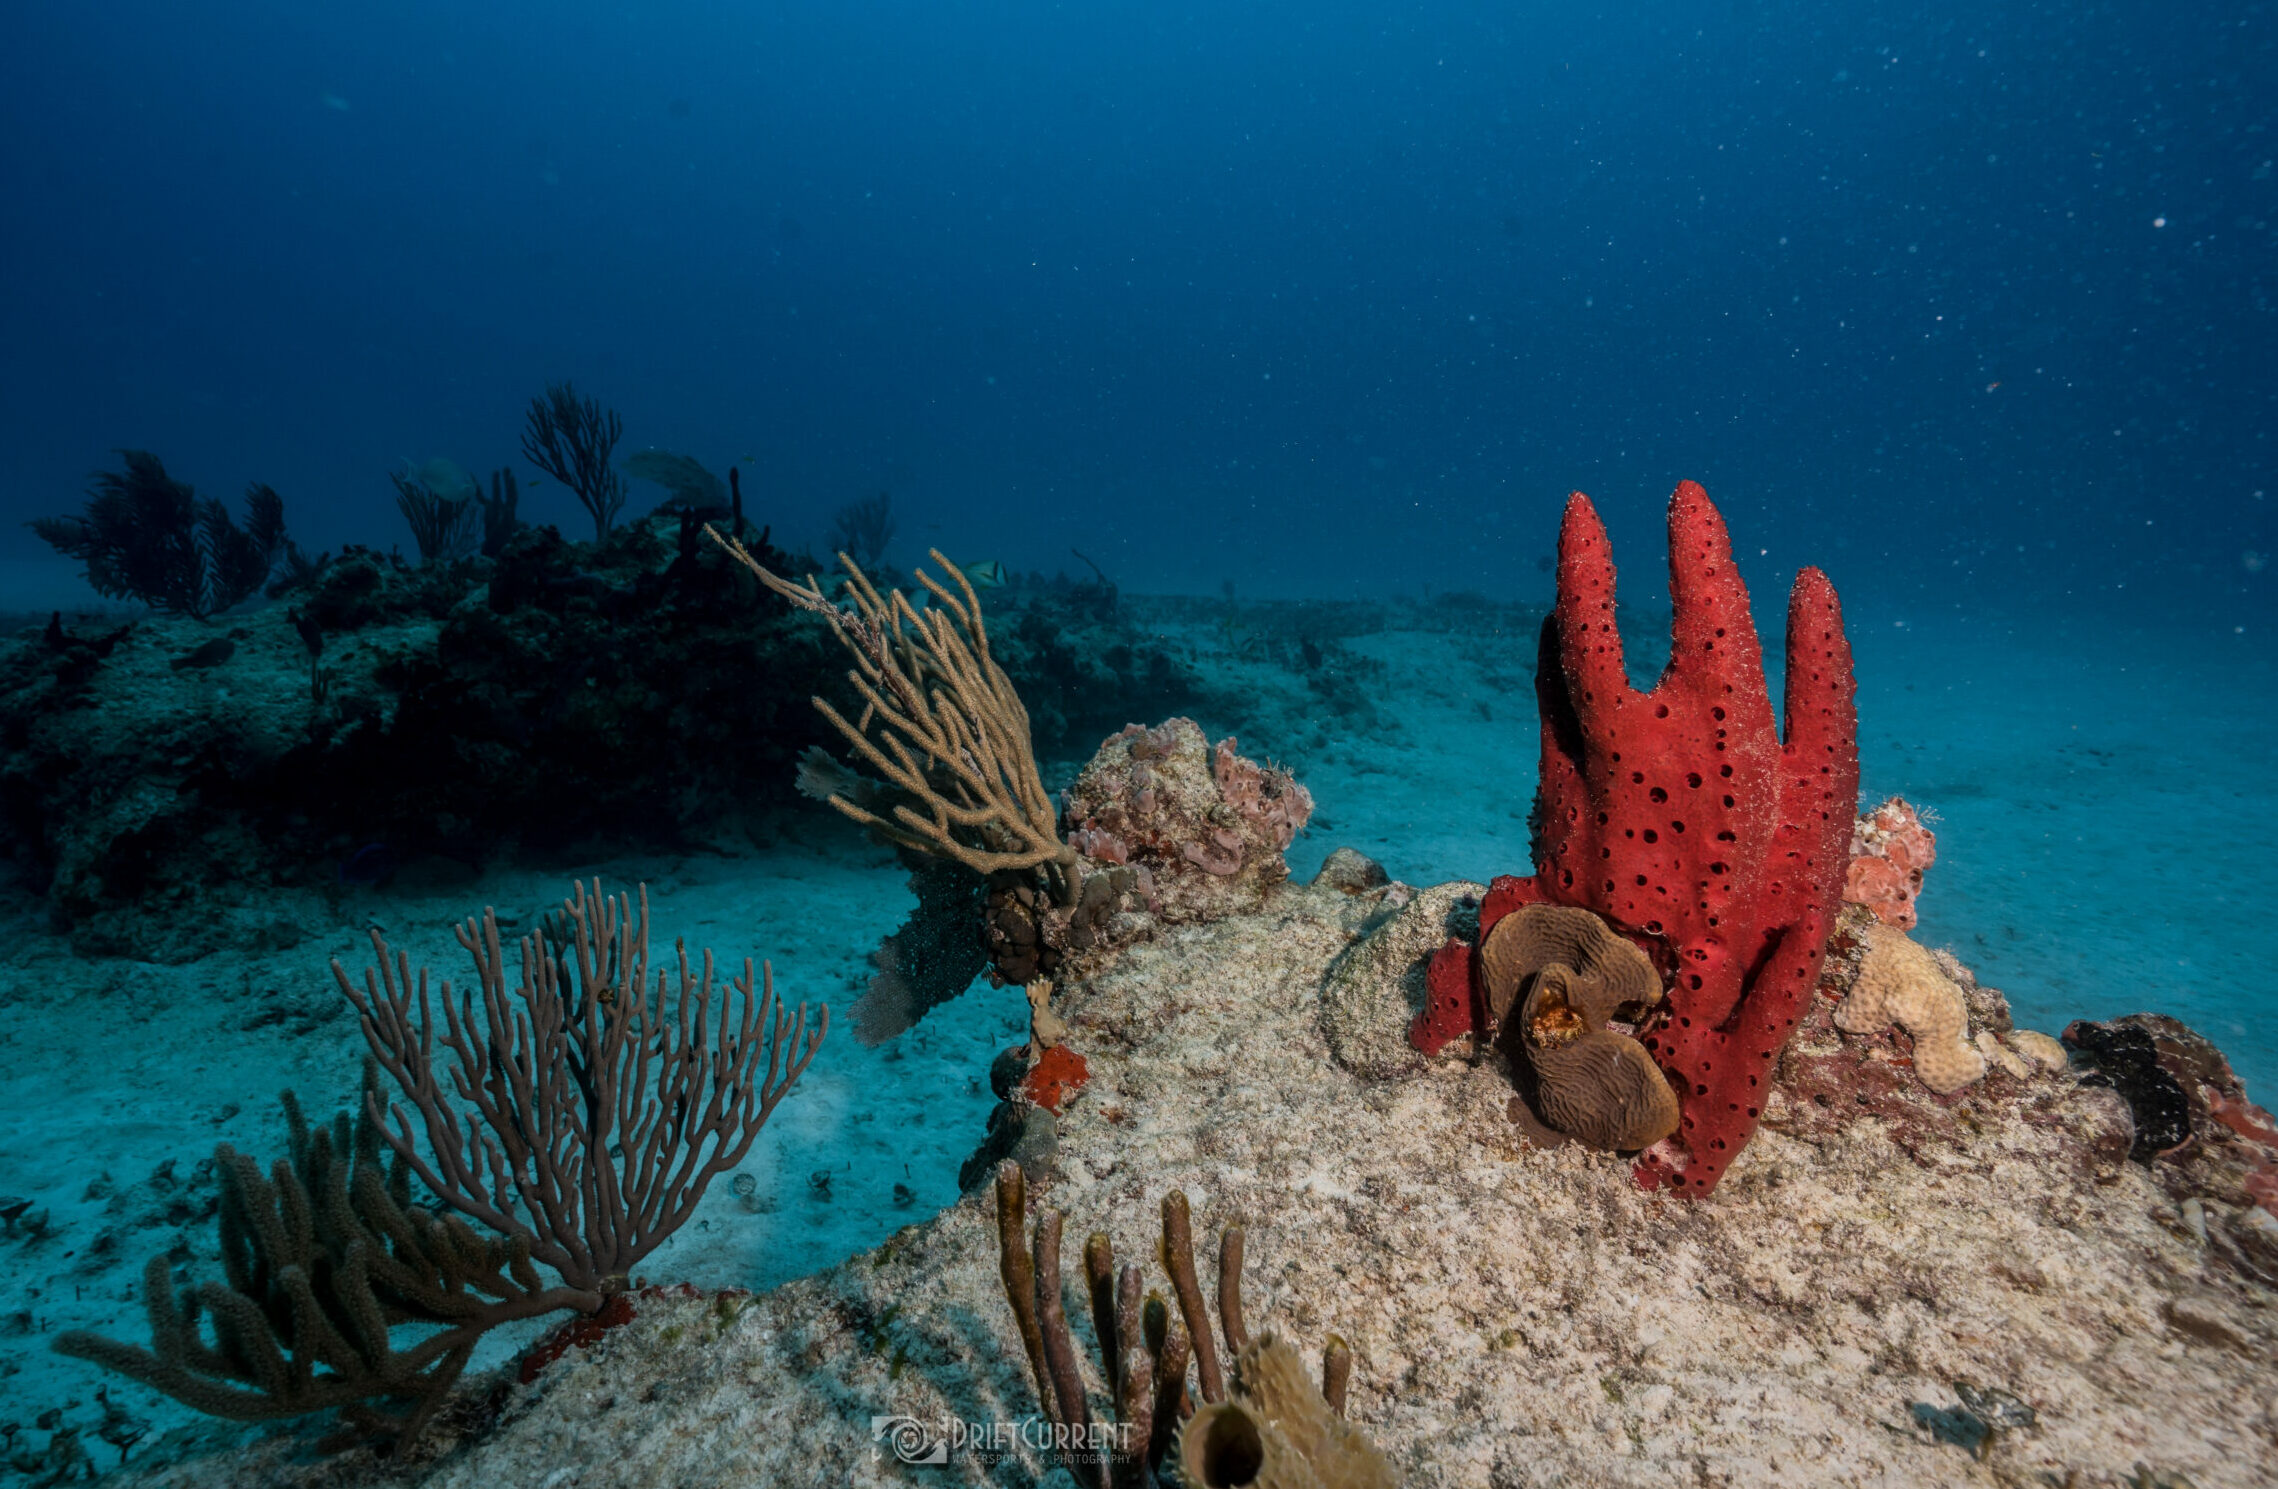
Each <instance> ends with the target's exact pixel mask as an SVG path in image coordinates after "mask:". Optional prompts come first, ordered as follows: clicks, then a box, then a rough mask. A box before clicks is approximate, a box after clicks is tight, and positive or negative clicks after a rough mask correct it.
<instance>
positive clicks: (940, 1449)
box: [870, 1417, 949, 1466]
mask: <svg viewBox="0 0 2278 1489" xmlns="http://www.w3.org/2000/svg"><path fill="white" fill-rule="evenodd" d="M870 1440H871V1441H872V1442H874V1443H879V1444H882V1445H883V1446H885V1447H887V1448H890V1449H892V1450H893V1453H894V1456H895V1457H896V1458H897V1459H899V1460H900V1461H901V1462H903V1463H910V1464H918V1465H928V1464H930V1465H936V1466H938V1465H942V1464H946V1463H948V1462H949V1439H948V1438H946V1437H936V1436H935V1435H934V1434H933V1433H932V1431H930V1430H929V1429H928V1428H927V1427H926V1424H925V1423H923V1422H921V1421H919V1420H918V1419H917V1418H915V1417H872V1418H871V1419H870Z"/></svg>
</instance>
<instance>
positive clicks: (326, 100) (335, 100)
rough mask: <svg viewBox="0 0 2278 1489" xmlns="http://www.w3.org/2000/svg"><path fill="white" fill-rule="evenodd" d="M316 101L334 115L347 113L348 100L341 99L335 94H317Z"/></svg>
mask: <svg viewBox="0 0 2278 1489" xmlns="http://www.w3.org/2000/svg"><path fill="white" fill-rule="evenodd" d="M316 100H317V102H319V103H321V104H323V105H324V106H325V107H326V108H328V109H330V110H332V111H333V112H334V113H336V114H345V113H347V112H348V100H347V99H345V98H342V97H341V96H340V95H339V94H337V93H319V94H318V95H317V96H316Z"/></svg>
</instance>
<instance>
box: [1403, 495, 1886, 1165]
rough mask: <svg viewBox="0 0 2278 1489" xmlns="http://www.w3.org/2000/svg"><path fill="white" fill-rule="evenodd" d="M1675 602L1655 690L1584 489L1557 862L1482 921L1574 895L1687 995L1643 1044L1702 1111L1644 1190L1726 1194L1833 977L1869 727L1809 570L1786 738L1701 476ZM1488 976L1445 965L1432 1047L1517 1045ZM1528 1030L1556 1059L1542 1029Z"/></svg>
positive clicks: (1562, 624)
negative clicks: (1643, 675)
mask: <svg viewBox="0 0 2278 1489" xmlns="http://www.w3.org/2000/svg"><path fill="white" fill-rule="evenodd" d="M1669 592H1670V599H1671V603H1672V605H1673V607H1674V617H1673V620H1672V622H1671V624H1672V628H1673V636H1672V646H1671V650H1670V656H1669V665H1668V668H1667V670H1666V671H1664V672H1663V673H1662V675H1661V680H1660V682H1659V683H1657V684H1656V685H1655V686H1654V687H1653V689H1652V690H1651V691H1649V692H1644V693H1640V692H1638V691H1637V690H1636V689H1634V688H1632V687H1631V686H1630V685H1629V678H1628V675H1627V673H1626V672H1625V671H1624V669H1623V663H1622V644H1621V635H1620V633H1619V632H1618V631H1617V630H1616V629H1615V626H1614V567H1613V556H1612V551H1611V548H1610V545H1609V544H1608V543H1607V540H1606V530H1605V527H1604V526H1603V524H1601V523H1600V522H1599V520H1598V514H1597V511H1596V509H1594V508H1593V507H1592V506H1591V505H1590V500H1589V498H1588V497H1585V496H1583V495H1582V494H1581V493H1579V492H1577V493H1575V495H1574V496H1573V497H1572V498H1571V499H1570V500H1569V501H1568V502H1567V505H1566V520H1565V523H1564V525H1563V526H1562V527H1561V529H1560V531H1559V538H1558V604H1557V608H1556V609H1555V610H1554V611H1553V612H1552V614H1551V616H1550V618H1549V619H1548V620H1546V621H1545V622H1544V623H1543V629H1542V646H1541V653H1540V656H1541V660H1540V662H1539V664H1538V667H1537V670H1536V673H1535V695H1536V697H1537V699H1538V700H1539V701H1540V704H1541V709H1542V787H1541V797H1540V799H1539V800H1538V801H1537V803H1536V805H1535V816H1534V821H1535V825H1536V844H1535V872H1534V873H1533V875H1531V876H1530V877H1527V878H1524V879H1518V878H1502V879H1498V880H1496V881H1495V883H1494V884H1493V885H1492V886H1491V887H1490V888H1489V890H1488V893H1487V899H1486V901H1485V903H1484V904H1482V905H1481V907H1480V912H1479V928H1480V934H1481V935H1482V936H1489V935H1492V933H1493V931H1494V929H1495V926H1496V923H1497V922H1498V921H1500V920H1501V919H1502V918H1503V917H1504V916H1505V915H1508V914H1510V913H1511V912H1512V911H1514V910H1517V909H1519V908H1520V907H1521V906H1525V905H1535V904H1549V905H1570V906H1573V907H1575V908H1578V909H1582V910H1586V911H1589V912H1590V913H1592V914H1594V915H1597V916H1600V917H1603V918H1604V919H1605V920H1606V921H1607V922H1608V923H1610V924H1611V925H1612V926H1613V928H1614V929H1615V930H1616V931H1618V932H1620V933H1621V934H1623V935H1625V936H1629V937H1631V938H1634V939H1635V941H1636V942H1637V944H1638V946H1639V948H1640V949H1641V950H1643V951H1644V952H1645V953H1646V954H1647V955H1648V956H1650V957H1652V958H1653V959H1654V961H1655V963H1656V966H1657V967H1658V969H1659V971H1660V973H1661V975H1662V976H1663V977H1665V978H1666V979H1667V982H1668V999H1667V1004H1666V1007H1665V1008H1664V1009H1663V1010H1661V1011H1660V1013H1659V1016H1658V1017H1657V1018H1656V1019H1655V1020H1654V1022H1653V1024H1652V1026H1651V1027H1650V1028H1649V1029H1647V1030H1645V1031H1644V1032H1643V1033H1642V1035H1641V1038H1642V1040H1643V1043H1644V1047H1645V1048H1646V1050H1648V1051H1649V1052H1651V1053H1652V1055H1653V1056H1654V1058H1655V1059H1656V1060H1657V1061H1658V1063H1659V1064H1660V1067H1661V1069H1662V1070H1663V1071H1664V1072H1665V1073H1666V1074H1667V1075H1668V1078H1669V1085H1670V1088H1671V1089H1672V1090H1673V1091H1674V1092H1675V1093H1676V1098H1677V1104H1678V1107H1679V1110H1680V1111H1681V1113H1682V1116H1681V1118H1680V1121H1679V1124H1678V1132H1677V1134H1676V1137H1675V1139H1674V1140H1673V1141H1671V1142H1669V1143H1667V1144H1657V1145H1656V1146H1654V1147H1653V1148H1651V1149H1650V1150H1649V1151H1647V1152H1646V1153H1645V1154H1644V1155H1643V1156H1642V1157H1641V1158H1640V1159H1639V1161H1638V1167H1637V1178H1638V1182H1639V1183H1640V1184H1642V1185H1644V1186H1645V1187H1647V1188H1654V1187H1657V1186H1659V1185H1662V1184H1668V1185H1670V1186H1672V1187H1673V1188H1675V1189H1677V1190H1679V1191H1681V1192H1684V1193H1689V1194H1707V1193H1708V1192H1709V1191H1710V1190H1712V1189H1714V1188H1715V1187H1716V1182H1717V1179H1718V1178H1719V1177H1721V1176H1722V1174H1723V1173H1724V1170H1725V1168H1726V1166H1727V1165H1728V1164H1730V1163H1731V1161H1732V1159H1733V1157H1734V1156H1735V1155H1736V1154H1737V1153H1738V1152H1739V1151H1740V1149H1741V1147H1742V1146H1743V1145H1745V1144H1746V1143H1747V1141H1748V1137H1749V1134H1750V1133H1752V1132H1754V1131H1755V1129H1756V1122H1757V1119H1758V1118H1759V1117H1760V1116H1761V1115H1762V1114H1763V1105H1764V1097H1765V1094H1766V1093H1767V1092H1768V1091H1769V1089H1770V1086H1771V1079H1772V1061H1773V1060H1774V1058H1775V1057H1776V1056H1778V1054H1779V1052H1780V1048H1781V1046H1782V1045H1784V1044H1786V1043H1787V1041H1788V1036H1789V1035H1790V1034H1791V1033H1793V1032H1794V1030H1795V1027H1796V1021H1797V1019H1798V1018H1799V1017H1800V1016H1801V1013H1802V1011H1803V1009H1804V1007H1805V1005H1806V1003H1807V1002H1808V1000H1809V999H1810V997H1811V990H1812V986H1813V984H1814V982H1815V981H1816V980H1817V978H1818V976H1819V961H1820V955H1821V953H1822V951H1823V950H1824V948H1825V946H1826V942H1827V937H1828V934H1829V932H1830V931H1832V930H1833V929H1834V923H1835V911H1836V907H1837V905H1838V904H1839V903H1840V902H1841V899H1842V892H1843V876H1844V871H1845V868H1846V865H1847V863H1848V855H1847V854H1846V852H1845V848H1846V847H1847V845H1848V844H1849V842H1850V839H1851V831H1852V813H1853V803H1854V802H1856V801H1857V799H1858V794H1859V752H1858V742H1857V729H1858V721H1857V714H1856V711H1855V709H1854V707H1853V704H1852V694H1853V690H1854V685H1853V682H1852V678H1851V648H1850V643H1849V642H1848V641H1846V640H1845V639H1844V636H1843V612H1842V610H1841V608H1840V607H1839V606H1838V605H1837V603H1836V600H1835V589H1834V586H1833V585H1831V584H1829V583H1828V581H1827V576H1826V575H1825V574H1822V573H1821V572H1820V571H1819V570H1817V569H1806V570H1804V571H1803V572H1802V573H1801V574H1799V575H1798V576H1797V577H1796V583H1795V590H1794V593H1793V594H1791V595H1790V596H1789V599H1788V673H1787V700H1786V707H1785V716H1786V725H1787V732H1786V740H1785V742H1784V743H1783V742H1782V740H1781V738H1780V736H1779V735H1777V734H1775V733H1774V731H1773V720H1772V705H1771V699H1770V697H1769V695H1768V694H1767V693H1766V691H1765V685H1764V667H1763V660H1762V654H1761V650H1760V648H1759V647H1758V645H1757V641H1756V623H1755V621H1754V619H1753V618H1752V617H1751V616H1750V615H1749V611H1748V590H1747V587H1746V586H1745V585H1743V584H1742V583H1741V581H1740V571H1739V569H1738V568H1737V567H1736V566H1735V565H1734V563H1733V561H1732V540H1731V539H1730V538H1729V537H1728V536H1727V535H1726V533H1725V530H1724V519H1723V518H1722V517H1720V516H1719V515H1718V514H1717V510H1716V508H1715V507H1713V506H1711V505H1710V504H1709V500H1708V496H1707V494H1706V493H1704V492H1703V491H1702V490H1701V488H1700V487H1698V486H1696V485H1694V484H1693V483H1692V482H1690V481H1687V482H1685V483H1684V484H1683V485H1681V486H1679V487H1678V488H1677V494H1676V496H1675V497H1674V498H1672V499H1671V501H1670V503H1669ZM1482 944H1483V943H1482ZM1484 967H1485V960H1484V958H1483V957H1482V956H1480V955H1477V954H1475V948H1474V945H1473V944H1472V943H1467V942H1463V941H1451V942H1450V943H1449V944H1448V945H1447V946H1446V947H1444V948H1443V949H1442V950H1441V952H1440V953H1439V955H1438V956H1436V957H1434V958H1433V962H1432V968H1431V972H1430V977H1429V987H1430V998H1429V1004H1428V1006H1427V1007H1426V1008H1425V1010H1424V1012H1423V1013H1422V1014H1420V1015H1419V1016H1418V1017H1417V1020H1416V1025H1415V1029H1414V1033H1413V1038H1414V1040H1415V1043H1416V1046H1417V1048H1418V1049H1421V1050H1423V1051H1425V1052H1426V1053H1436V1052H1437V1051H1439V1050H1440V1049H1442V1048H1443V1047H1445V1046H1446V1045H1447V1044H1448V1043H1449V1042H1450V1041H1451V1040H1454V1039H1457V1038H1460V1037H1463V1036H1467V1035H1468V1036H1471V1037H1473V1038H1475V1039H1478V1040H1482V1041H1484V1040H1490V1039H1492V1038H1493V1037H1494V1036H1495V1034H1496V1032H1497V1027H1498V1025H1499V1023H1500V1016H1499V1015H1498V1014H1497V1013H1496V1012H1495V1010H1493V1009H1492V1008H1490V1007H1489V1006H1488V1004H1487V1002H1486V999H1485V994H1486V991H1487V989H1486V988H1485V987H1484V986H1483V983H1482V974H1483V971H1484ZM1505 996H1506V997H1507V996H1508V994H1507V993H1506V995H1505ZM1607 1011H1608V1012H1609V1013H1610V1012H1612V1011H1613V1010H1612V1009H1608V1010H1607ZM1597 1032H1598V1031H1593V1033H1597ZM1526 1038H1527V1043H1528V1047H1529V1048H1530V1049H1538V1048H1539V1046H1538V1038H1539V1036H1538V1035H1537V1034H1536V1032H1535V1031H1534V1030H1533V1029H1532V1028H1530V1029H1529V1030H1528V1031H1527V1036H1526ZM1603 1047H1604V1048H1609V1049H1610V1048H1619V1046H1603ZM1567 1058H1571V1056H1567ZM1537 1068H1538V1070H1539V1069H1540V1068H1541V1064H1540V1055H1539V1053H1538V1055H1537ZM1608 1068H1609V1069H1619V1070H1622V1071H1624V1072H1630V1071H1632V1070H1633V1066H1631V1065H1629V1064H1625V1063H1623V1062H1619V1061H1609V1066H1608ZM1629 1078H1631V1079H1634V1076H1630V1077H1629ZM1639 1099H1643V1097H1640V1098H1639ZM1575 1135H1577V1136H1579V1135H1580V1134H1575ZM1639 1146H1642V1145H1639Z"/></svg>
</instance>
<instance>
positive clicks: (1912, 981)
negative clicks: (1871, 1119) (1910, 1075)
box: [1835, 924, 1985, 1096]
mask: <svg viewBox="0 0 2278 1489" xmlns="http://www.w3.org/2000/svg"><path fill="white" fill-rule="evenodd" d="M1866 940H1867V954H1866V956H1865V958H1864V959H1863V960H1862V961H1861V962H1860V964H1859V979H1858V981H1857V982H1856V983H1854V984H1852V987H1851V993H1850V996H1849V997H1846V998H1845V999H1844V1000H1843V1002H1842V1004H1841V1006H1839V1007H1838V1008H1837V1009H1836V1010H1835V1027H1836V1028H1838V1029H1841V1030H1842V1031H1843V1032H1844V1033H1846V1034H1872V1033H1874V1032H1875V1031H1876V1030H1878V1029H1883V1028H1886V1027H1888V1026H1889V1025H1891V1024H1901V1025H1904V1026H1905V1028H1906V1032H1907V1033H1909V1034H1911V1035H1913V1036H1914V1073H1915V1074H1916V1075H1917V1076H1919V1077H1921V1079H1922V1084H1923V1085H1925V1086H1928V1087H1929V1088H1930V1089H1931V1090H1933V1091H1935V1092H1937V1093H1938V1094H1939V1095H1941V1096H1949V1095H1952V1094H1953V1093H1954V1092H1956V1091H1959V1090H1960V1089H1961V1088H1962V1087H1964V1086H1966V1085H1968V1084H1969V1083H1970V1082H1971V1081H1974V1080H1977V1079H1978V1078H1979V1077H1981V1076H1983V1075H1984V1074H1985V1056H1983V1055H1982V1054H1980V1053H1978V1051H1977V1050H1976V1049H1974V1048H1972V1047H1971V1045H1970V1042H1969V1022H1970V1019H1969V1005H1968V1004H1967V1003H1966V1002H1964V1001H1963V998H1962V990H1961V989H1960V988H1959V987H1957V986H1956V985H1955V984H1954V983H1953V981H1952V980H1951V979H1949V978H1948V977H1947V976H1946V974H1945V973H1944V972H1943V971H1941V970H1940V969H1939V966H1938V963H1937V961H1936V960H1935V959H1934V958H1933V957H1932V956H1931V955H1930V953H1929V952H1927V951H1925V950H1923V949H1922V948H1921V947H1920V946H1917V945H1916V944H1915V943H1914V942H1913V941H1912V940H1910V939H1908V937H1907V935H1906V933H1905V932H1904V931H1901V930H1898V929H1895V928H1894V927H1891V926H1886V925H1882V924H1875V925H1871V926H1868V927H1867V930H1866Z"/></svg>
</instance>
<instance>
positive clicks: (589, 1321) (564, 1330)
mask: <svg viewBox="0 0 2278 1489" xmlns="http://www.w3.org/2000/svg"><path fill="white" fill-rule="evenodd" d="M632 1321H633V1295H632V1294H631V1293H615V1294H612V1295H611V1296H610V1298H609V1301H608V1302H606V1303H603V1304H602V1305H601V1310H600V1311H599V1312H598V1313H585V1314H580V1315H579V1316H577V1317H576V1318H572V1319H565V1320H563V1321H562V1322H561V1323H559V1324H556V1325H555V1326H554V1327H553V1328H551V1329H549V1330H547V1331H546V1334H545V1337H544V1338H542V1339H540V1340H539V1341H538V1342H537V1343H536V1344H533V1345H531V1346H530V1348H529V1349H528V1350H527V1351H526V1352H524V1354H523V1356H522V1365H521V1368H520V1369H519V1370H517V1371H516V1372H515V1374H516V1376H517V1378H519V1379H520V1380H521V1382H522V1384H524V1385H528V1384H530V1383H531V1382H532V1381H534V1380H536V1379H537V1378H538V1377H539V1375H540V1374H542V1373H543V1372H544V1371H545V1368H546V1367H547V1366H548V1365H551V1364H553V1363H554V1361H556V1360H558V1359H560V1358H561V1357H562V1356H563V1355H566V1354H568V1353H569V1352H570V1351H571V1350H573V1349H584V1348H586V1347H587V1346H588V1345H591V1344H593V1343H595V1342H597V1341H598V1340H599V1339H600V1338H601V1336H602V1335H604V1334H606V1333H608V1332H609V1331H610V1330H611V1329H614V1328H617V1327H619V1326H620V1325H623V1324H629V1323H631V1322H632Z"/></svg>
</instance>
